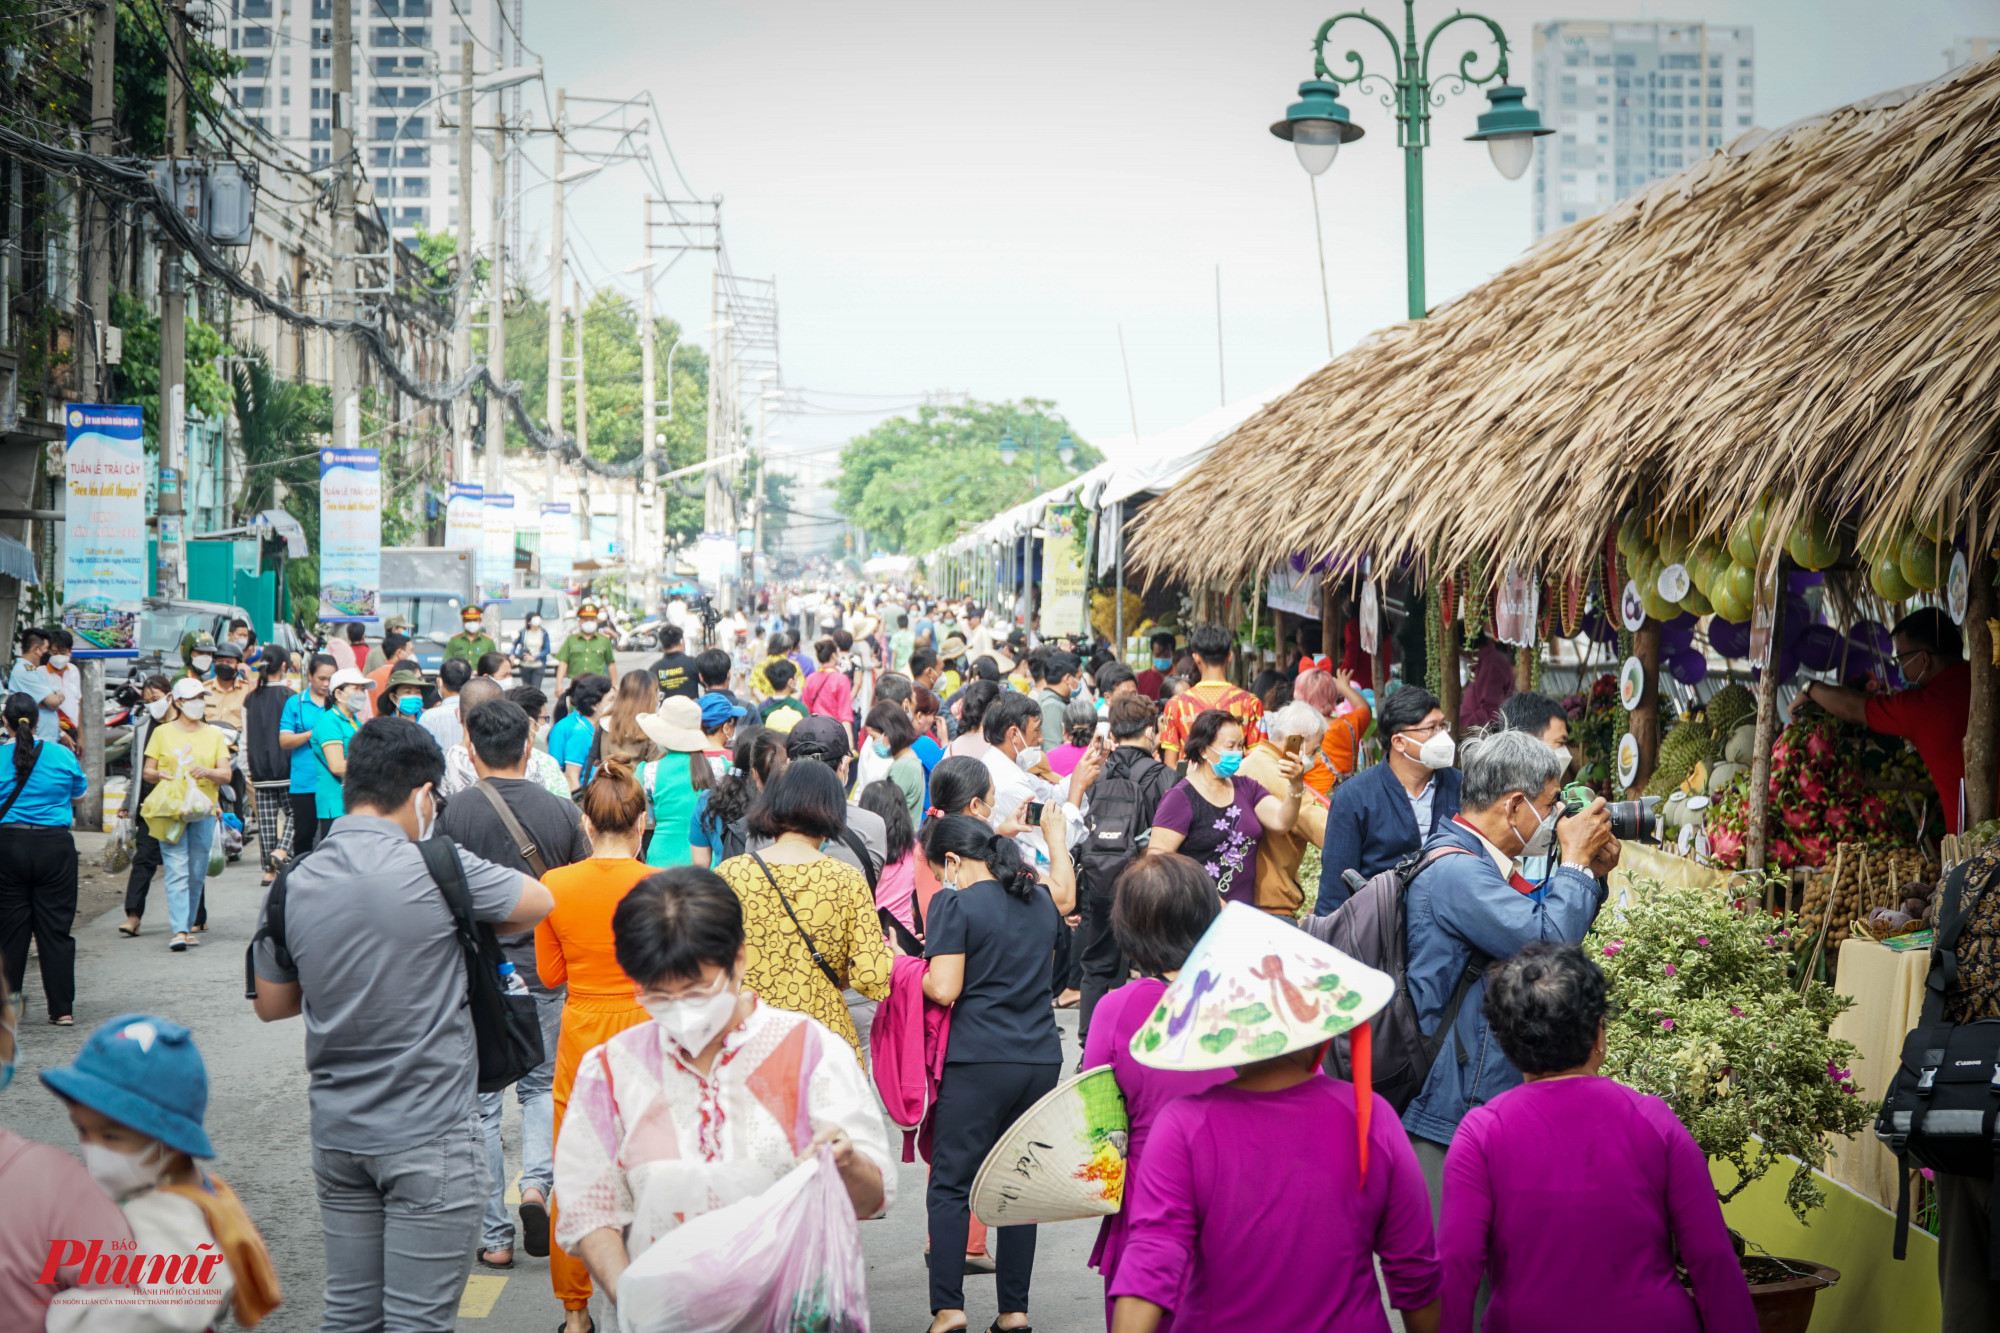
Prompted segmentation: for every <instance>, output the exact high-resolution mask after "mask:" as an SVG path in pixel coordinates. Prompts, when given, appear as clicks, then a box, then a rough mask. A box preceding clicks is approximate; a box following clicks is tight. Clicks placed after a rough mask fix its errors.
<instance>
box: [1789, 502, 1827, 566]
mask: <svg viewBox="0 0 2000 1333" xmlns="http://www.w3.org/2000/svg"><path fill="white" fill-rule="evenodd" d="M1785 550H1786V551H1787V552H1789V553H1790V555H1791V557H1792V560H1793V561H1794V562H1795V563H1796V564H1797V565H1798V567H1799V568H1800V569H1811V570H1821V569H1825V568H1826V567H1827V566H1828V565H1830V564H1832V563H1834V562H1835V561H1836V560H1838V559H1840V525H1839V524H1838V523H1836V522H1835V521H1834V520H1833V519H1831V518H1828V517H1827V516H1826V514H1824V513H1823V512H1821V511H1820V510H1819V509H1816V508H1815V509H1808V510H1806V511H1805V512H1804V513H1803V514H1801V515H1799V519H1798V521H1797V522H1796V523H1794V524H1793V525H1792V535H1791V536H1790V537H1789V538H1787V539H1786V541H1785Z"/></svg>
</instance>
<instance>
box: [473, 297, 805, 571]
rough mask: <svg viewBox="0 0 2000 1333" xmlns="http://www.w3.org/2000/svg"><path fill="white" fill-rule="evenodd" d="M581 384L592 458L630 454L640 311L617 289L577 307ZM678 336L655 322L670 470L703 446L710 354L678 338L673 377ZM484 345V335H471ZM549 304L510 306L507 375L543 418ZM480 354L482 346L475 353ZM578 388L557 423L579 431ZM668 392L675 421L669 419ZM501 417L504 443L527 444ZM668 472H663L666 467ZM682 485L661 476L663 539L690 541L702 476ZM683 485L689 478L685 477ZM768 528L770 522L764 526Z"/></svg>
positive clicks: (568, 390) (613, 459)
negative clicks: (685, 489)
mask: <svg viewBox="0 0 2000 1333" xmlns="http://www.w3.org/2000/svg"><path fill="white" fill-rule="evenodd" d="M583 331H584V387H585V392H586V394H587V396H588V401H589V410H588V412H587V414H586V415H587V424H588V426H589V433H590V455H591V457H593V458H597V459H601V460H603V461H604V462H607V463H622V462H626V461H628V460H630V459H633V458H637V457H638V456H639V453H640V439H639V437H640V435H641V434H643V433H644V432H643V430H642V418H643V415H644V413H643V400H644V394H643V391H642V387H641V384H640V370H641V362H642V357H641V354H640V347H639V314H638V310H637V308H636V307H635V306H634V304H633V303H632V301H631V300H629V299H628V298H626V297H624V296H621V295H619V294H618V293H616V292H610V291H604V292H599V293H598V294H597V296H596V297H595V298H593V299H592V301H591V303H590V305H589V307H588V308H587V309H586V310H585V312H584V321H583ZM564 334H565V342H566V343H567V344H568V346H569V347H571V348H573V347H574V343H573V342H572V341H570V340H571V339H573V337H574V326H573V325H571V324H569V323H568V322H567V321H565V327H564ZM681 336H682V329H681V326H680V325H679V324H678V323H676V322H675V321H673V320H671V319H665V318H660V317H655V319H654V321H653V381H654V389H653V392H654V397H655V401H656V402H657V404H658V407H657V416H656V418H655V422H654V429H655V430H656V431H657V432H659V433H660V434H663V435H665V436H666V437H667V444H666V453H667V458H668V463H669V468H679V467H686V466H688V465H689V464H692V463H698V462H700V461H701V459H702V458H703V457H705V456H706V454H707V451H708V354H707V353H706V352H705V351H703V350H702V348H701V347H699V346H698V345H696V344H694V343H692V342H683V343H682V344H681V346H680V350H679V351H676V352H675V353H674V357H673V379H672V382H671V384H670V383H669V382H668V378H667V352H668V351H669V350H670V349H671V348H672V347H673V345H674V341H675V339H677V338H679V337H681ZM474 337H475V341H476V342H477V344H478V345H479V346H480V347H481V348H482V349H483V347H484V342H485V340H484V336H483V335H482V334H479V333H477V332H475V335H474ZM548 339H549V331H548V303H547V302H546V301H539V300H535V299H533V298H531V297H521V298H519V299H518V300H516V301H513V302H510V303H509V307H508V313H507V357H506V361H507V378H508V379H510V380H518V381H520V382H521V385H522V390H521V397H522V403H523V406H524V407H525V408H526V410H527V413H528V416H529V418H530V419H532V420H534V421H536V422H544V421H546V420H548V384H549V370H548V367H549V341H548ZM482 354H483V352H482ZM575 395H576V388H575V385H574V384H573V383H569V384H565V385H564V392H563V401H562V404H561V408H562V428H563V431H564V433H565V434H574V433H575V431H576V397H575ZM670 397H671V400H672V403H673V418H672V419H671V420H669V419H668V417H667V404H668V401H669V398H670ZM506 415H507V418H508V424H507V432H508V446H509V447H510V448H525V447H526V443H527V442H526V441H525V440H523V439H522V438H521V432H520V427H519V426H518V425H516V424H515V423H514V422H513V419H512V414H511V413H508V414H506ZM663 470H666V469H663ZM692 480H693V482H694V483H695V484H694V485H691V486H689V489H690V490H693V491H694V492H695V493H694V494H693V495H682V494H680V493H679V492H678V491H676V490H675V489H674V483H672V482H668V483H664V484H663V486H662V490H663V491H664V492H665V500H666V505H667V513H666V533H667V536H668V537H669V538H672V537H676V536H678V537H684V538H692V537H694V536H696V535H697V534H699V533H700V532H701V517H702V499H701V494H700V487H699V480H700V479H699V478H698V477H697V478H693V479H692ZM682 484H683V485H686V484H688V480H687V479H683V482H682ZM767 527H768V524H767Z"/></svg>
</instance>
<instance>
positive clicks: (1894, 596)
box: [1868, 559, 1917, 603]
mask: <svg viewBox="0 0 2000 1333" xmlns="http://www.w3.org/2000/svg"><path fill="white" fill-rule="evenodd" d="M1868 586H1869V587H1871V588H1873V589H1874V590H1875V595H1876V596H1877V597H1880V598H1881V599H1882V600H1883V601H1885V602H1891V603H1894V602H1906V601H1908V600H1909V599H1910V598H1912V597H1915V596H1916V595H1917V590H1916V589H1915V588H1912V587H1911V586H1910V584H1909V581H1908V580H1907V579H1905V578H1904V577H1903V570H1902V567H1901V566H1900V565H1898V564H1897V562H1896V561H1894V560H1889V559H1880V560H1876V561H1875V562H1874V563H1872V564H1870V565H1869V566H1868Z"/></svg>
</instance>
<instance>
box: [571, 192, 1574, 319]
mask: <svg viewBox="0 0 2000 1333" xmlns="http://www.w3.org/2000/svg"><path fill="white" fill-rule="evenodd" d="M1563 221H1564V222H1574V221H1576V210H1575V209H1572V208H1565V209H1564V210H1563ZM542 322H543V323H547V322H548V321H547V320H544V321H542Z"/></svg>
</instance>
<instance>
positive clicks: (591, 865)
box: [521, 754, 655, 1333]
mask: <svg viewBox="0 0 2000 1333" xmlns="http://www.w3.org/2000/svg"><path fill="white" fill-rule="evenodd" d="M576 803H577V807H578V808H579V809H580V810H581V811H582V812H583V831H584V832H585V833H586V834H587V835H588V836H589V838H590V846H591V851H590V859H588V860H586V861H578V862H576V863H575V864H574V865H566V866H562V867H560V868H558V869H555V870H551V871H549V873H548V874H547V875H545V876H544V877H543V878H542V883H543V884H545V885H546V886H547V887H548V890H549V892H550V893H551V894H553V895H554V896H555V900H556V905H555V910H554V911H552V912H550V913H549V914H548V915H547V916H545V917H543V918H542V921H541V924H540V925H538V926H536V927H535V970H536V971H537V972H539V973H540V974H541V978H542V984H543V985H544V986H547V987H548V988H549V989H551V990H556V989H559V988H561V987H562V986H564V985H567V986H568V987H569V998H568V1000H567V1001H566V1002H565V1003H564V1005H563V1016H562V1039H561V1040H560V1041H559V1042H558V1043H557V1045H556V1072H555V1134H556V1135H557V1136H560V1135H561V1133H562V1123H563V1113H564V1112H565V1111H566V1110H567V1109H568V1107H569V1099H570V1090H571V1089H572V1088H573V1087H574V1086H575V1085H576V1071H577V1067H578V1066H579V1065H581V1064H582V1063H583V1057H584V1053H585V1052H587V1051H589V1050H590V1049H591V1048H593V1047H596V1046H600V1045H602V1044H603V1043H605V1042H607V1041H609V1040H611V1038H613V1037H615V1036H617V1035H618V1034H619V1033H621V1032H623V1031H624V1030H625V1029H626V1028H629V1027H636V1026H638V1025H639V1024H640V1023H643V1022H645V1021H646V1011H645V1010H644V1009H641V1008H640V1007H639V1002H638V1000H637V999H636V998H635V997H634V995H633V984H632V979H631V978H630V977H628V976H626V975H625V972H624V969H622V968H621V967H619V965H618V951H617V941H616V939H615V937H614V936H613V933H612V929H611V920H612V917H613V916H614V914H616V912H617V911H618V904H620V903H622V902H623V901H625V895H626V894H628V893H630V892H631V891H632V889H633V888H634V887H635V886H637V885H638V884H639V883H640V881H642V880H644V879H645V878H646V877H647V876H649V875H652V874H653V873H655V868H654V867H653V866H649V865H647V864H646V863H645V862H644V861H642V860H640V859H639V844H640V842H641V840H642V838H643V836H644V833H645V825H646V808H647V805H648V802H647V799H646V791H645V789H644V788H643V787H641V786H640V785H639V783H638V781H637V780H636V779H635V778H634V777H633V775H632V764H631V761H630V760H629V759H627V758H625V757H624V756H623V755H619V754H613V755H610V756H608V757H607V758H606V759H605V760H604V764H603V766H602V767H601V768H599V769H598V770H597V775H596V776H595V777H594V778H592V779H591V781H590V783H589V785H588V786H586V787H584V788H583V790H582V791H580V792H578V793H577V796H576ZM521 1226H522V1230H523V1231H524V1232H525V1233H526V1236H525V1239H526V1241H527V1248H528V1253H530V1254H536V1253H544V1254H547V1255H548V1256H549V1280H550V1282H551V1283H552V1284H553V1285H554V1287H555V1292H556V1297H557V1299H558V1300H560V1301H561V1302H562V1304H563V1311H564V1317H565V1320H566V1321H567V1326H568V1327H569V1328H571V1329H574V1330H578V1331H579V1333H581V1330H584V1329H587V1328H588V1327H589V1326H590V1316H589V1314H588V1313H587V1311H588V1309H589V1306H590V1290H591V1289H590V1273H589V1270H587V1269H586V1268H585V1267H584V1265H583V1260H582V1259H581V1258H580V1257H578V1256H576V1255H572V1254H570V1253H568V1252H567V1251H565V1250H564V1249H562V1248H561V1247H560V1246H556V1247H554V1248H547V1247H546V1242H547V1240H548V1236H549V1228H550V1226H551V1211H550V1209H549V1207H548V1200H546V1199H544V1198H541V1197H540V1191H538V1190H535V1189H533V1188H532V1187H529V1188H523V1189H522V1191H521Z"/></svg>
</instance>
